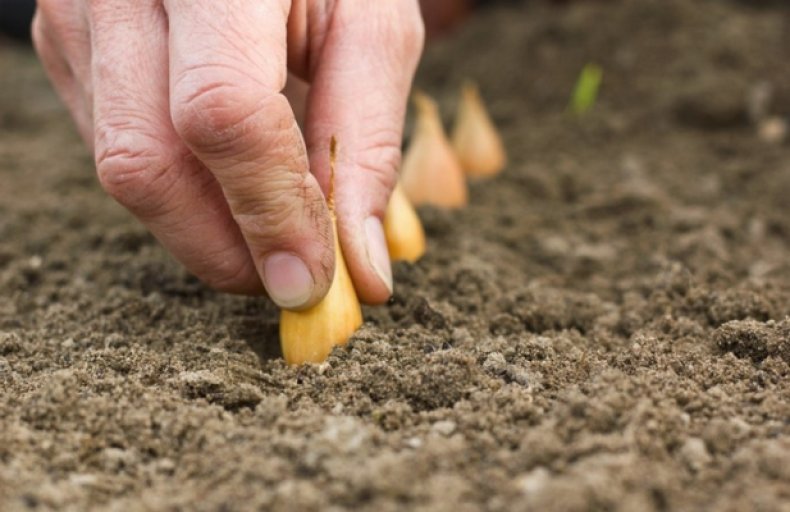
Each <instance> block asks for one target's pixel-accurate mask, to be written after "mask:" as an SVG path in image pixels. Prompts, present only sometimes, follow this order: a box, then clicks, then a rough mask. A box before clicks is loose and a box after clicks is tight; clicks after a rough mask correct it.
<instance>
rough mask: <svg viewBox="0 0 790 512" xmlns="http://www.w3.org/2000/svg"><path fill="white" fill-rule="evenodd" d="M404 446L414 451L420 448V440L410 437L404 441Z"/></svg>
mask: <svg viewBox="0 0 790 512" xmlns="http://www.w3.org/2000/svg"><path fill="white" fill-rule="evenodd" d="M406 446H408V447H409V448H412V449H414V450H416V449H417V448H420V447H422V439H420V438H419V437H410V438H408V439H406Z"/></svg>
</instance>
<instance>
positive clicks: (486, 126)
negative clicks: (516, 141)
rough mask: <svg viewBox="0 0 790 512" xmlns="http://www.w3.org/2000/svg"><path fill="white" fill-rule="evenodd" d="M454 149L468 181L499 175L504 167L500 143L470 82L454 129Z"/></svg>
mask: <svg viewBox="0 0 790 512" xmlns="http://www.w3.org/2000/svg"><path fill="white" fill-rule="evenodd" d="M452 140H453V149H455V154H456V155H458V161H459V162H460V163H461V167H462V168H463V170H464V172H466V174H467V176H469V177H470V178H487V177H491V176H495V175H497V174H499V173H500V172H501V171H502V169H504V167H505V165H506V164H507V155H506V154H505V147H504V145H503V144H502V139H501V138H500V136H499V133H498V132H497V129H496V127H495V126H494V123H493V122H492V121H491V117H490V116H489V115H488V111H487V110H486V107H485V105H484V104H483V100H482V98H481V97H480V91H479V90H478V88H477V86H476V85H475V84H473V83H471V82H467V83H466V84H464V86H463V88H462V90H461V99H460V102H459V103H458V113H457V115H456V118H455V127H454V128H453V135H452Z"/></svg>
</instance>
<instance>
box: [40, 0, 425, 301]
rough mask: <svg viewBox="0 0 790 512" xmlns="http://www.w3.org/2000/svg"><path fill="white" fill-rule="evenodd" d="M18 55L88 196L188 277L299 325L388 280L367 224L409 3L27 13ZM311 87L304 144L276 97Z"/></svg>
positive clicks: (412, 16)
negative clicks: (30, 51) (345, 291)
mask: <svg viewBox="0 0 790 512" xmlns="http://www.w3.org/2000/svg"><path fill="white" fill-rule="evenodd" d="M33 39H34V43H35V46H36V49H37V51H38V53H39V55H40V57H41V60H42V62H43V64H44V67H45V69H46V70H47V73H48V75H49V77H50V79H51V80H52V82H53V84H54V86H55V88H56V90H57V91H58V93H59V95H60V96H61V98H62V99H63V100H64V102H65V103H66V105H67V107H68V108H69V110H70V112H71V114H72V116H73V118H74V120H75V123H76V125H77V128H78V130H79V132H80V134H81V135H82V137H83V138H84V140H85V141H86V143H87V144H88V145H89V146H90V147H92V148H93V150H94V153H95V158H96V167H97V171H98V176H99V180H100V182H101V184H102V186H103V187H104V189H105V190H106V191H107V192H108V193H109V194H110V195H111V196H112V197H114V198H115V199H116V200H117V201H118V202H120V203H121V204H122V205H124V206H125V207H126V208H128V209H129V210H130V211H131V212H132V213H133V214H134V215H135V216H136V217H137V218H138V219H140V220H141V221H142V222H143V223H144V224H145V225H146V226H147V227H148V228H149V229H150V230H151V232H152V233H153V234H154V235H155V236H156V237H157V238H158V239H159V241H160V242H161V243H162V244H163V245H164V246H165V247H166V248H167V249H168V250H169V251H170V252H171V253H172V254H173V255H174V256H175V257H176V258H177V259H178V260H179V261H181V262H182V263H183V264H184V265H185V266H186V267H187V268H188V269H189V270H190V271H191V272H193V273H194V274H196V275H197V276H198V277H200V278H201V279H202V280H204V281H205V282H207V283H208V284H209V285H211V286H213V287H215V288H217V289H220V290H223V291H229V292H237V293H260V292H262V291H263V286H262V284H263V285H264V286H265V289H266V290H267V291H268V293H269V295H270V297H271V298H272V299H273V300H274V301H275V302H276V303H277V304H278V305H280V306H282V307H286V308H302V307H307V306H310V305H312V304H315V303H316V302H317V301H318V300H320V298H321V297H323V296H324V294H325V293H326V291H327V290H328V287H329V285H330V283H331V280H332V276H333V269H334V249H333V238H332V234H331V229H332V228H331V220H330V216H329V212H328V209H327V206H326V202H325V200H324V195H323V194H322V190H323V192H324V193H325V192H327V191H328V189H329V150H328V147H329V140H330V137H331V136H332V135H334V136H336V138H337V140H338V141H339V145H338V149H339V154H338V162H337V173H336V177H335V210H336V213H337V221H338V235H339V238H340V243H341V245H342V248H343V252H344V254H345V256H346V260H347V263H348V266H349V271H350V273H351V276H352V278H353V280H354V283H355V286H356V289H357V292H358V293H359V295H360V297H361V299H362V300H364V301H366V302H370V303H379V302H383V301H385V300H386V299H387V297H389V295H390V294H391V291H392V275H391V270H390V263H389V257H388V254H387V248H386V243H385V239H384V233H383V230H382V227H381V219H382V216H383V214H384V211H385V208H386V204H387V200H388V198H389V194H390V191H391V189H392V187H393V185H394V182H395V179H396V172H397V168H398V166H399V163H400V144H401V131H402V125H403V117H404V111H405V105H406V99H407V96H408V93H409V89H410V87H411V81H412V77H413V74H414V71H415V68H416V65H417V62H418V59H419V55H420V53H421V49H422V44H423V26H422V21H421V19H420V14H419V6H418V2H417V1H416V0H396V1H387V2H380V1H375V2H371V1H368V0H343V1H341V0H315V1H313V0H291V1H288V0H227V1H222V2H217V1H213V0H141V1H139V2H130V1H128V0H39V2H38V10H37V13H36V16H35V19H34V22H33ZM288 71H290V72H291V73H293V74H294V75H296V76H298V77H300V78H302V79H304V80H306V81H307V82H309V83H310V84H311V87H310V90H309V94H308V97H307V116H306V120H305V124H304V136H303V133H302V132H301V131H300V129H299V127H298V125H297V123H296V121H295V118H294V114H293V111H292V108H291V106H290V104H289V101H288V99H287V98H286V97H285V96H284V95H283V94H281V91H282V90H283V87H284V85H285V81H286V77H287V74H288Z"/></svg>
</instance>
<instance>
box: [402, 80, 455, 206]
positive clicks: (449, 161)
mask: <svg viewBox="0 0 790 512" xmlns="http://www.w3.org/2000/svg"><path fill="white" fill-rule="evenodd" d="M412 98H413V101H414V105H415V107H416V110H417V119H416V122H415V128H414V134H413V135H412V141H411V144H410V146H409V148H408V150H407V151H406V154H405V155H404V157H403V165H402V168H401V184H402V186H403V191H404V193H405V194H406V197H408V198H409V201H411V203H412V204H413V205H415V206H419V205H423V204H430V205H433V206H438V207H440V208H461V207H463V206H466V203H467V190H466V177H465V176H464V172H463V169H462V168H461V165H460V163H459V162H458V158H457V157H456V156H455V153H454V151H453V149H452V146H451V145H450V142H449V141H448V140H447V135H446V134H445V132H444V127H443V126H442V120H441V118H440V116H439V107H438V106H437V104H436V102H435V101H434V100H433V99H432V98H431V97H429V96H428V95H427V94H425V93H422V92H415V93H414V95H413V97H412Z"/></svg>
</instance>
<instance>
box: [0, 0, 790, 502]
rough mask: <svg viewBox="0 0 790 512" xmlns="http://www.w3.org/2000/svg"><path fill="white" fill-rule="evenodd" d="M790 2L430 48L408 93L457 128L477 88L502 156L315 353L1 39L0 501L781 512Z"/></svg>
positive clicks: (493, 21) (523, 16) (789, 440)
mask: <svg viewBox="0 0 790 512" xmlns="http://www.w3.org/2000/svg"><path fill="white" fill-rule="evenodd" d="M753 5H758V6H759V7H753ZM789 19H790V10H788V8H787V7H786V6H784V5H783V3H782V2H759V3H758V2H734V1H723V0H721V1H703V0H700V1H696V2H689V1H681V0H640V1H625V0H623V1H609V2H603V1H601V2H578V3H570V4H566V5H562V6H558V5H557V4H551V5H549V4H543V3H539V2H530V3H528V5H525V6H520V5H513V4H508V5H502V6H500V7H494V8H491V9H488V10H484V11H481V13H480V14H479V15H478V16H477V17H476V18H475V19H474V20H472V21H471V22H470V23H469V24H468V25H466V26H464V27H463V28H462V29H461V30H459V31H457V32H456V33H455V34H454V35H452V36H450V37H449V38H447V39H445V40H442V41H440V42H438V43H436V44H434V45H432V46H431V47H430V48H429V49H428V50H427V55H426V57H425V60H424V62H423V64H422V67H421V70H420V73H419V78H418V80H417V82H418V85H419V86H420V87H421V88H423V89H425V90H427V91H428V92H430V93H432V94H434V95H436V96H437V97H438V98H439V100H440V103H441V105H442V107H443V109H444V112H445V114H446V116H447V120H448V121H450V119H451V117H452V111H453V108H454V104H455V101H456V97H457V91H458V88H459V85H460V83H461V82H462V80H463V79H464V78H466V77H472V78H474V79H476V80H477V81H478V82H479V83H480V85H481V89H482V91H483V94H484V96H485V97H486V98H487V99H488V102H489V104H490V108H491V112H492V115H493V117H494V118H495V119H496V121H497V122H498V124H499V126H500V127H501V129H502V132H503V136H504V138H505V141H506V143H507V146H508V148H509V150H510V155H511V164H510V165H509V167H508V169H507V170H506V171H505V173H504V175H502V176H501V177H499V178H497V179H496V180H494V181H490V182H481V183H475V184H474V185H473V186H472V189H471V206H470V207H469V208H468V209H466V210H464V211H461V212H440V211H434V210H430V209H424V210H422V211H421V214H422V215H423V217H424V220H425V224H426V229H427V231H428V233H429V235H430V244H429V252H428V255H427V256H426V257H425V259H423V260H422V261H420V262H419V263H418V264H417V265H407V264H399V265H397V266H396V268H395V276H396V283H397V290H396V293H395V295H394V297H393V298H392V300H391V302H390V303H389V304H388V305H386V306H384V307H379V308H370V309H367V310H366V319H367V322H366V324H365V325H364V327H363V328H362V329H361V330H360V332H359V333H358V334H357V335H356V336H355V337H354V339H353V340H352V341H351V342H350V343H349V345H348V346H347V347H345V348H342V349H339V350H336V351H335V352H334V353H333V355H332V356H331V357H330V359H329V360H328V361H327V362H326V363H325V364H323V365H320V366H306V367H303V368H288V367H286V366H285V365H284V363H283V362H282V361H281V360H280V359H279V354H278V351H279V349H278V342H277V312H276V311H275V309H274V308H273V307H272V306H270V305H269V304H267V302H266V301H265V300H263V299H251V298H240V297H231V296H224V295H221V294H218V293H215V292H212V291H210V290H209V289H207V288H206V287H204V286H203V285H201V284H200V283H199V282H197V281H196V280H195V279H194V278H192V277H190V276H188V275H187V274H186V273H185V272H183V271H182V270H181V269H180V268H179V266H178V265H176V264H175V263H174V262H173V261H171V260H170V259H169V257H168V255H167V254H166V253H165V252H164V251H163V250H162V249H161V248H160V247H159V246H158V245H157V244H156V242H155V240H154V239H153V238H152V237H151V236H149V235H148V234H147V233H146V231H145V230H144V229H143V228H142V227H140V225H138V224H137V223H136V222H135V221H134V220H133V219H132V218H131V217H130V216H129V215H128V214H127V213H126V212H125V211H123V210H122V209H121V208H120V207H119V206H117V205H115V204H114V203H113V202H112V201H111V200H110V199H108V198H107V197H105V195H104V194H103V193H102V192H101V191H100V189H99V186H98V184H97V182H96V180H95V177H94V175H93V171H92V164H91V159H90V157H89V156H88V155H87V154H86V151H85V150H84V149H83V148H82V146H81V145H80V143H79V141H78V138H77V136H76V134H75V133H74V131H73V129H72V128H71V126H70V124H69V122H68V119H67V116H66V114H65V111H64V110H63V108H62V107H60V106H59V104H58V102H57V100H56V99H55V97H54V95H53V93H52V92H51V90H50V88H49V86H48V85H47V83H46V81H45V78H44V76H43V73H42V72H41V70H40V69H39V66H38V64H37V63H36V61H35V59H34V57H33V56H32V54H31V53H30V52H29V51H27V50H25V49H20V48H14V47H11V46H9V45H8V44H6V45H5V46H0V133H2V138H0V175H1V178H2V182H1V183H2V184H1V185H0V509H2V510H4V511H16V510H32V509H36V510H46V509H55V508H57V509H64V510H86V509H112V510H151V509H159V510H241V509H256V508H257V509H261V510H319V509H328V510H336V511H341V510H375V511H377V512H380V511H388V510H399V509H405V510H437V511H452V512H462V511H467V510H470V511H471V510H491V511H500V510H524V511H526V510H558V511H561V510H562V511H575V510H622V511H635V510H648V511H649V510H654V511H662V510H732V511H736V510H760V511H780V510H783V511H787V510H790V437H788V434H790V319H788V315H789V314H790V147H788V145H786V144H776V143H770V142H767V141H764V140H762V139H761V138H760V137H759V136H758V135H757V133H758V130H757V128H756V126H755V120H757V119H759V118H761V117H762V116H765V115H778V116H787V115H788V114H790V38H789V36H788V34H789V33H790V32H788V31H787V29H788V20H789ZM588 62H596V63H598V64H599V65H601V66H602V68H603V69H604V73H605V76H604V82H603V86H602V91H601V95H600V97H599V100H598V102H597V104H596V105H595V107H594V109H593V110H592V112H591V113H590V114H589V115H587V116H586V117H585V118H583V119H576V118H573V117H572V116H570V115H568V114H567V112H566V108H567V103H568V97H569V94H570V91H571V90H572V87H573V83H574V81H575V78H576V76H577V75H578V72H579V71H580V70H581V68H582V67H583V66H584V64H586V63H588Z"/></svg>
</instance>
